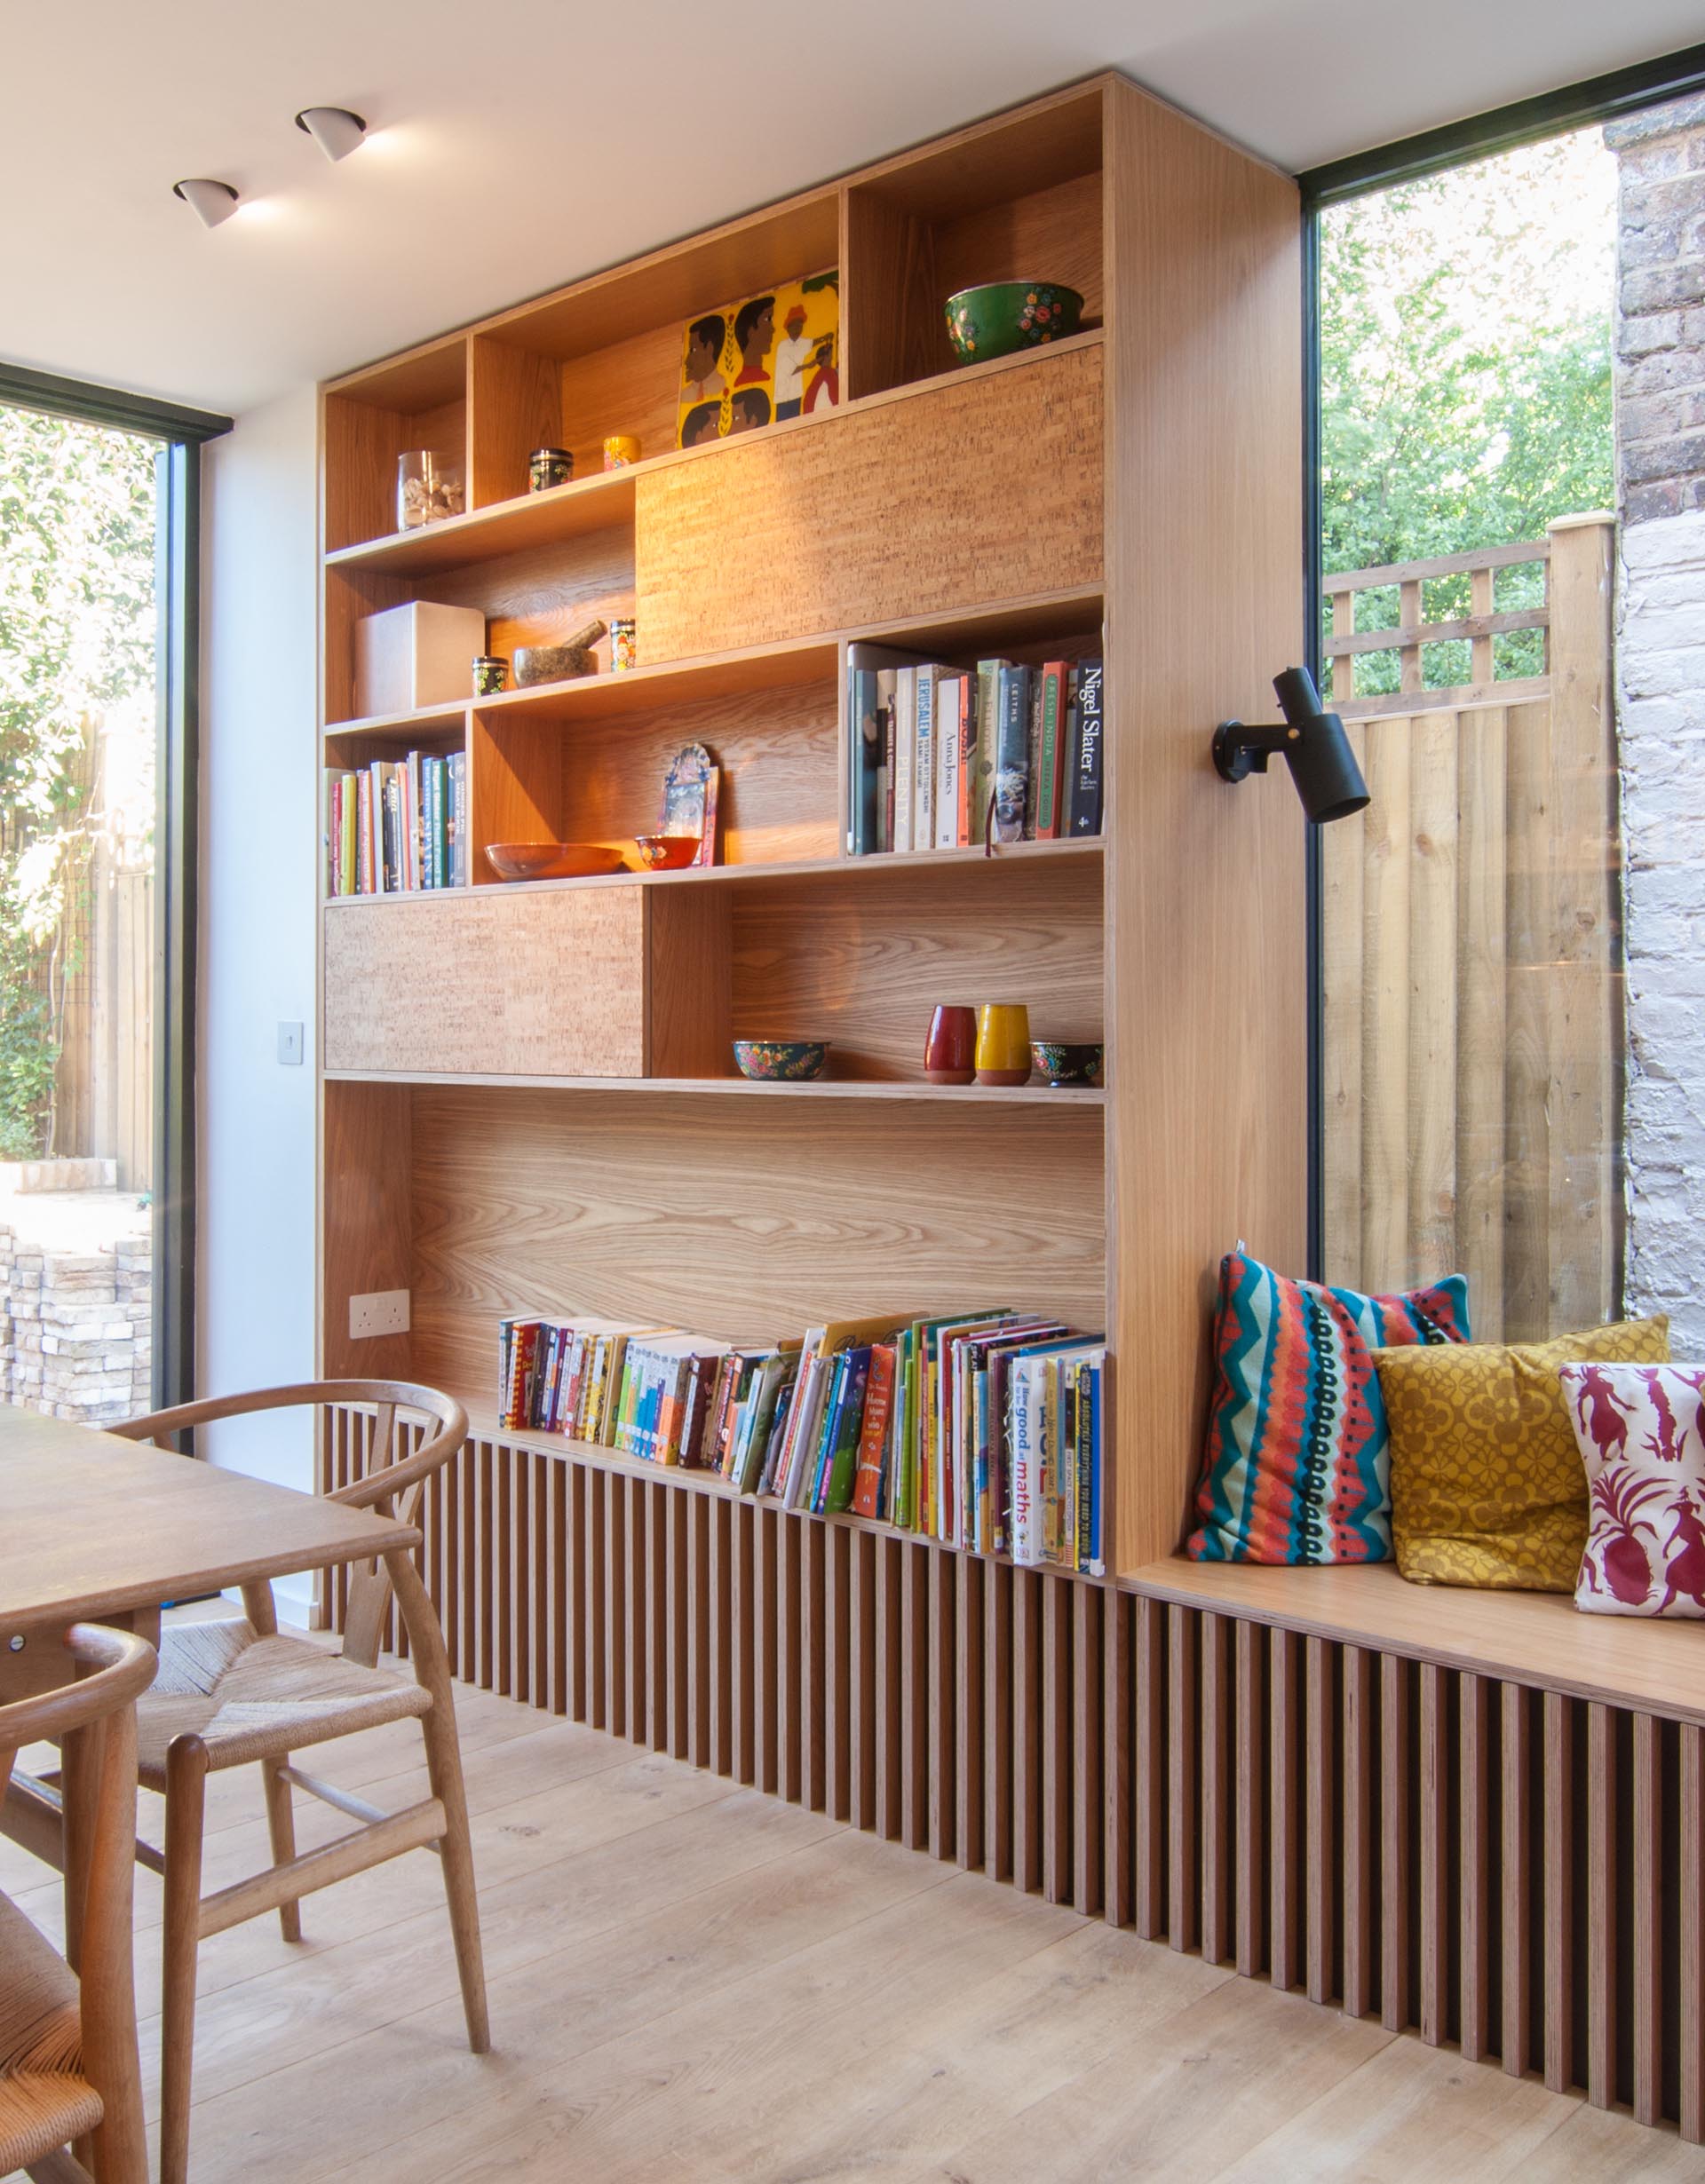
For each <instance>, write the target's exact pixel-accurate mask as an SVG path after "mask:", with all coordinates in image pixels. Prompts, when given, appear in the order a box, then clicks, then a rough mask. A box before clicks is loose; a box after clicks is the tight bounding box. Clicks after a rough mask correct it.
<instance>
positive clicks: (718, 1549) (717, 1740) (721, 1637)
mask: <svg viewBox="0 0 1705 2184" xmlns="http://www.w3.org/2000/svg"><path fill="white" fill-rule="evenodd" d="M702 1500H703V1501H704V1505H705V1507H706V1510H707V1511H708V1513H709V1515H708V1521H707V1524H706V1536H705V1563H704V1584H705V1600H706V1602H707V1604H708V1610H709V1616H710V1630H709V1633H708V1634H707V1636H708V1644H709V1651H710V1726H709V1729H708V1733H707V1737H706V1745H705V1750H706V1755H707V1756H706V1759H705V1765H706V1766H707V1767H709V1768H710V1769H712V1771H713V1772H715V1773H716V1774H718V1775H732V1774H733V1773H734V1719H733V1702H734V1619H733V1612H732V1610H733V1597H732V1596H733V1591H734V1507H733V1505H732V1504H731V1503H729V1502H726V1501H724V1500H722V1499H721V1498H720V1497H718V1498H717V1499H716V1500H711V1498H710V1496H709V1495H705V1496H702Z"/></svg>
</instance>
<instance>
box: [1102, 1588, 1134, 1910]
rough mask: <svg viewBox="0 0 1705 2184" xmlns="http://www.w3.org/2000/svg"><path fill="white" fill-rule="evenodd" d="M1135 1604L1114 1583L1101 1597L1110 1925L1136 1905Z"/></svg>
mask: <svg viewBox="0 0 1705 2184" xmlns="http://www.w3.org/2000/svg"><path fill="white" fill-rule="evenodd" d="M1131 1636H1132V1625H1131V1603H1130V1601H1129V1600H1127V1598H1126V1597H1125V1595H1124V1594H1122V1593H1121V1592H1119V1591H1118V1590H1116V1589H1115V1588H1114V1587H1108V1588H1107V1590H1106V1593H1105V1594H1103V1595H1102V1599H1101V1774H1102V1806H1103V1813H1104V1816H1105V1822H1106V1825H1105V1828H1104V1832H1103V1835H1102V1846H1101V1911H1102V1916H1103V1917H1104V1918H1105V1919H1106V1921H1107V1923H1108V1925H1109V1926H1115V1927H1122V1926H1124V1925H1126V1924H1128V1923H1129V1921H1130V1918H1131V1915H1132V1911H1133V1908H1134V1903H1135V1897H1134V1894H1133V1873H1132V1866H1131V1825H1132V1800H1131V1781H1130V1769H1131V1743H1130V1709H1131V1666H1130V1657H1131Z"/></svg>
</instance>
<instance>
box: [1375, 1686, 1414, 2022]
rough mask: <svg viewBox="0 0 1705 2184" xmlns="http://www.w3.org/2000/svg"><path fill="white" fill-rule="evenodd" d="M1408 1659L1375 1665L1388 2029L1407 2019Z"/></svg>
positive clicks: (1382, 1994)
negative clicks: (1377, 1694)
mask: <svg viewBox="0 0 1705 2184" xmlns="http://www.w3.org/2000/svg"><path fill="white" fill-rule="evenodd" d="M1409 1674H1410V1671H1409V1664H1408V1661H1406V1660H1404V1659H1402V1658H1400V1656H1399V1655H1397V1654H1395V1653H1386V1654H1383V1655H1382V1656H1381V1658H1380V1664H1379V2016H1380V2022H1381V2023H1382V2024H1383V2025H1384V2026H1385V2027H1386V2028H1387V2029H1388V2030H1391V2031H1392V2032H1401V2031H1403V2030H1405V2029H1406V2027H1407V2026H1408V2023H1409V1964H1410V1952H1409V1856H1410V1850H1409V1845H1410V1835H1409V1826H1410V1813H1411V1810H1412V1806H1413V1799H1412V1795H1411V1792H1412V1789H1413V1779H1412V1776H1411V1771H1410V1767H1409Z"/></svg>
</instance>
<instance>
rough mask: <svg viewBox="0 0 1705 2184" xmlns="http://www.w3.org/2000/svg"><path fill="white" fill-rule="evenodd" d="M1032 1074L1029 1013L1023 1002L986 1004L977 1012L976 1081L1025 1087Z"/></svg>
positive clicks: (993, 1002) (992, 1002)
mask: <svg viewBox="0 0 1705 2184" xmlns="http://www.w3.org/2000/svg"><path fill="white" fill-rule="evenodd" d="M1029 1074H1030V1011H1029V1010H1028V1009H1027V1008H1026V1007H1025V1006H1024V1003H1023V1002H1022V1001H984V1002H983V1003H982V1005H981V1006H980V1007H979V1009H978V1011H977V1081H978V1083H979V1084H1023V1083H1024V1082H1025V1081H1026V1080H1027V1078H1028V1076H1029Z"/></svg>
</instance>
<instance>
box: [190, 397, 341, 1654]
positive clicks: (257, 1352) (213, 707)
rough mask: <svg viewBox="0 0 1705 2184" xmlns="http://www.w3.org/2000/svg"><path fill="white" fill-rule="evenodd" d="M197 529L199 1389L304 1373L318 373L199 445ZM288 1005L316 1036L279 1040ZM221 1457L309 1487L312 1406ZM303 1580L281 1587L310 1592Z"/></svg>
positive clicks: (308, 1270) (269, 1424) (309, 1316)
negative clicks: (292, 1042)
mask: <svg viewBox="0 0 1705 2184" xmlns="http://www.w3.org/2000/svg"><path fill="white" fill-rule="evenodd" d="M206 461H207V481H206V491H205V495H204V499H203V512H202V522H203V533H202V586H203V590H202V600H203V624H202V811H201V859H202V862H201V881H202V890H201V966H200V970H201V990H200V1036H199V1057H198V1074H197V1086H196V1092H197V1099H198V1103H199V1130H200V1159H199V1163H198V1189H199V1245H200V1251H199V1267H198V1274H197V1290H196V1318H197V1326H196V1349H197V1367H196V1389H197V1392H198V1393H199V1394H202V1395H222V1394H225V1393H226V1392H228V1391H230V1390H232V1389H241V1388H258V1387H265V1386H268V1385H271V1384H274V1383H277V1382H280V1381H296V1380H307V1379H310V1378H312V1376H313V1280H314V1273H313V1257H314V1254H313V1142H314V1094H313V1082H314V1071H313V1063H314V1046H313V1042H314V1039H315V1034H316V1025H315V1023H314V1008H313V996H314V919H315V914H316V913H315V906H314V893H315V869H316V866H315V859H316V856H317V849H316V844H317V842H318V837H319V824H318V782H319V770H318V768H317V766H316V764H315V763H314V757H315V754H314V743H315V733H316V731H315V668H314V661H315V645H316V628H317V624H316V614H315V599H314V575H313V572H314V557H315V542H316V526H315V502H314V480H315V472H316V461H315V407H314V395H313V389H312V388H311V387H309V388H305V389H303V390H302V391H301V392H297V393H293V394H290V395H288V396H286V397H284V398H282V400H278V401H275V402H272V403H269V404H268V405H267V406H266V408H261V409H258V410H254V411H251V412H250V414H249V415H247V416H244V417H242V418H241V419H240V420H239V421H238V423H237V426H236V429H235V430H234V431H233V432H231V433H230V434H229V435H228V436H227V437H226V438H225V439H220V440H217V441H215V442H214V443H213V444H212V446H211V447H210V448H209V450H208V453H207V458H206ZM281 1021H286V1022H296V1023H300V1024H302V1025H304V1026H305V1044H306V1052H305V1058H304V1061H303V1064H302V1065H301V1066H300V1067H299V1068H292V1067H289V1066H285V1065H283V1064H280V1062H279V1060H278V1058H277V1053H278V1025H279V1023H280V1022H281ZM212 1453H213V1455H214V1457H215V1460H218V1461H219V1462H222V1463H229V1464H232V1465H234V1466H235V1467H236V1468H240V1469H242V1470H244V1471H249V1472H252V1473H254V1474H256V1475H257V1476H261V1477H264V1478H270V1479H275V1480H279V1481H282V1483H284V1484H289V1485H292V1486H301V1487H307V1486H310V1485H311V1484H312V1483H313V1480H312V1452H311V1442H310V1440H309V1438H308V1433H307V1428H306V1426H305V1422H304V1420H303V1419H302V1417H301V1416H300V1415H299V1414H298V1415H297V1416H295V1417H280V1418H276V1419H272V1420H268V1419H254V1420H242V1421H237V1422H234V1423H233V1424H232V1425H229V1426H227V1427H226V1428H223V1429H222V1431H221V1435H220V1437H219V1439H218V1442H217V1443H216V1444H214V1445H213V1447H212ZM308 1597H309V1587H308V1582H307V1581H306V1580H303V1581H301V1582H299V1583H298V1582H297V1581H294V1580H292V1581H291V1583H290V1585H289V1587H281V1594H280V1604H281V1606H282V1607H284V1608H285V1609H286V1610H287V1612H288V1611H289V1610H290V1609H291V1608H292V1606H294V1607H296V1608H298V1609H304V1610H305V1604H306V1602H307V1599H308Z"/></svg>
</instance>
